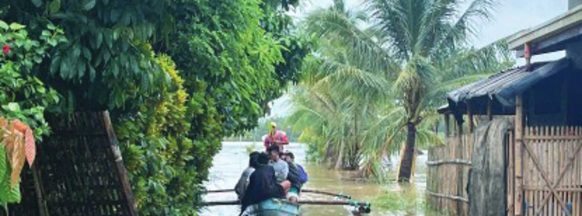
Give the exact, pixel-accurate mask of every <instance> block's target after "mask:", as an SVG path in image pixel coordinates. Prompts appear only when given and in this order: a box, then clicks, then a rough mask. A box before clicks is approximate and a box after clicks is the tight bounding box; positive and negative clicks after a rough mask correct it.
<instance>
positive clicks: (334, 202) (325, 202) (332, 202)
mask: <svg viewBox="0 0 582 216" xmlns="http://www.w3.org/2000/svg"><path fill="white" fill-rule="evenodd" d="M298 204H299V205H351V206H369V205H370V203H368V202H358V201H349V200H300V201H299V202H298ZM202 205H203V206H220V205H240V202H239V201H238V200H226V201H209V202H203V203H202Z"/></svg>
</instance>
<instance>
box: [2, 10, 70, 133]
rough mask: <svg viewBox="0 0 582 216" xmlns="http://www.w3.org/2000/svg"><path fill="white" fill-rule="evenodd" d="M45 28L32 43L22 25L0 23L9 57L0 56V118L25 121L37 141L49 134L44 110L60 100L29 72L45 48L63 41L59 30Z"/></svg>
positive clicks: (38, 61)
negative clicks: (32, 130)
mask: <svg viewBox="0 0 582 216" xmlns="http://www.w3.org/2000/svg"><path fill="white" fill-rule="evenodd" d="M47 28H48V30H43V31H42V33H41V35H40V36H39V40H33V39H30V36H29V35H28V31H27V30H26V29H25V26H23V25H20V24H17V23H12V24H10V25H8V24H7V23H5V22H4V21H2V20H0V45H1V46H6V47H9V51H8V54H0V105H1V107H0V116H3V117H5V118H8V119H19V120H21V121H23V122H25V123H26V124H28V125H30V126H31V128H33V129H34V134H35V136H36V137H37V138H41V136H42V135H46V134H47V133H48V132H49V128H48V125H47V123H46V121H45V120H44V110H45V109H46V108H47V107H49V106H51V105H55V104H56V103H57V102H58V100H59V97H58V94H57V93H56V91H54V90H53V89H51V88H48V87H46V86H45V84H44V83H43V82H42V81H41V80H40V79H39V78H37V77H36V76H35V75H34V74H33V73H32V71H33V70H34V68H35V66H36V65H37V64H39V63H41V62H42V61H43V58H44V57H45V56H46V52H47V49H49V48H50V47H52V46H55V45H56V43H60V42H64V41H65V39H64V37H63V31H62V30H60V29H57V28H56V27H55V26H53V25H48V27H47Z"/></svg>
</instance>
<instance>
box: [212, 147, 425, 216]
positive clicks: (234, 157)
mask: <svg viewBox="0 0 582 216" xmlns="http://www.w3.org/2000/svg"><path fill="white" fill-rule="evenodd" d="M247 148H253V149H255V150H261V149H262V143H255V144H253V142H223V146H222V150H221V151H220V152H219V153H218V154H217V155H216V156H215V157H214V159H213V160H214V161H213V167H212V168H211V169H210V176H209V181H208V182H207V183H206V187H207V189H208V190H215V189H232V188H234V185H235V184H236V182H237V181H238V178H239V177H240V174H241V172H242V171H243V170H244V169H245V168H246V167H247V165H248V154H247V150H246V149H247ZM306 149H307V146H305V145H304V144H299V143H291V144H290V145H289V146H286V148H285V150H289V151H291V152H293V153H294V154H295V158H296V162H299V163H300V164H302V165H303V166H304V167H305V169H306V170H307V173H308V174H309V181H308V182H307V184H306V185H305V186H304V188H310V189H316V190H322V191H329V192H334V193H341V194H347V195H350V196H352V198H353V199H354V200H358V201H373V200H374V198H376V197H378V196H380V195H382V194H383V193H387V192H390V191H392V192H393V191H400V190H403V189H402V188H400V186H399V185H398V184H396V183H387V184H378V183H374V182H370V181H365V180H361V179H360V180H358V179H354V178H353V177H352V175H351V174H350V172H346V171H336V170H332V169H329V168H327V167H325V166H320V165H314V164H308V163H306V162H305V151H306ZM393 161H396V160H395V159H393ZM425 162H426V156H425V155H421V156H418V157H417V169H416V171H417V172H416V176H415V180H414V182H415V183H414V185H413V186H414V190H416V192H417V193H418V194H423V192H424V190H425V185H426V177H425V175H424V170H425V167H424V164H425ZM204 199H205V200H206V201H219V200H236V194H235V193H234V192H232V193H216V194H209V195H206V196H205V197H204ZM301 199H310V200H315V199H317V200H333V199H334V198H333V197H329V196H319V195H307V194H305V193H304V194H302V196H301ZM350 210H351V208H350V207H344V206H302V207H301V211H302V215H304V216H322V215H334V216H349V215H351V213H350ZM201 213H202V215H203V216H222V215H224V216H230V215H238V213H239V206H213V207H207V208H205V209H203V210H202V212H201ZM369 215H371V216H374V215H411V214H410V213H402V212H393V211H389V210H387V209H382V208H379V207H377V206H374V205H372V213H371V214H369ZM412 215H422V213H420V214H412Z"/></svg>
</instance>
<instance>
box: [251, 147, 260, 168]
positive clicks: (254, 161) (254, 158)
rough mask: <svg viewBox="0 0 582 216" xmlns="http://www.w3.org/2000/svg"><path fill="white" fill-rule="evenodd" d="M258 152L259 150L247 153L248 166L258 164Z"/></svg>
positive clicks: (255, 166) (254, 166)
mask: <svg viewBox="0 0 582 216" xmlns="http://www.w3.org/2000/svg"><path fill="white" fill-rule="evenodd" d="M259 154H260V153H259V152H256V151H254V152H252V153H251V154H250V155H249V167H253V168H257V166H258V165H259Z"/></svg>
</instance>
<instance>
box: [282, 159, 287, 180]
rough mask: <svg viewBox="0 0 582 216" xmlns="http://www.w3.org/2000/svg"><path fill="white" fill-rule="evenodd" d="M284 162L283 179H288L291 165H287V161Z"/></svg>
mask: <svg viewBox="0 0 582 216" xmlns="http://www.w3.org/2000/svg"><path fill="white" fill-rule="evenodd" d="M283 164H284V166H283V171H282V173H283V179H287V176H288V175H289V165H287V162H283Z"/></svg>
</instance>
